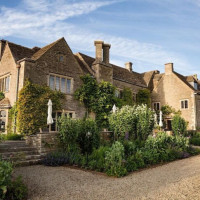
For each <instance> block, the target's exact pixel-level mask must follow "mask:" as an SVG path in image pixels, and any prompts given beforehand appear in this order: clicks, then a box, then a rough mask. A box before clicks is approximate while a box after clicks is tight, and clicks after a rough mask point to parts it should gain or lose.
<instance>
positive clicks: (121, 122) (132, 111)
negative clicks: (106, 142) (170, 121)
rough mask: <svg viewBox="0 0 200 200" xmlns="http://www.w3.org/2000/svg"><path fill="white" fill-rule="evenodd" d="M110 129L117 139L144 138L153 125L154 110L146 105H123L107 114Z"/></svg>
mask: <svg viewBox="0 0 200 200" xmlns="http://www.w3.org/2000/svg"><path fill="white" fill-rule="evenodd" d="M109 125H110V129H111V130H112V131H113V132H114V134H115V138H116V139H117V140H122V141H123V140H124V138H125V135H126V134H128V139H130V140H146V138H147V137H148V135H150V134H151V133H152V130H153V127H154V112H153V111H152V110H151V109H150V108H148V107H147V106H146V105H140V106H123V107H122V108H121V109H118V110H117V111H116V113H112V114H111V115H110V116H109Z"/></svg>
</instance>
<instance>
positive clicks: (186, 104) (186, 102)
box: [185, 100, 188, 108]
mask: <svg viewBox="0 0 200 200" xmlns="http://www.w3.org/2000/svg"><path fill="white" fill-rule="evenodd" d="M185 108H188V101H187V100H186V101H185Z"/></svg>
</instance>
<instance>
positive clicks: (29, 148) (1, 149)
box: [0, 146, 35, 153]
mask: <svg viewBox="0 0 200 200" xmlns="http://www.w3.org/2000/svg"><path fill="white" fill-rule="evenodd" d="M22 151H35V148H34V147H30V146H25V147H8V148H1V147H0V153H5V152H22Z"/></svg>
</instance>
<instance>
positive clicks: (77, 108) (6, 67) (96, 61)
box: [0, 38, 200, 129]
mask: <svg viewBox="0 0 200 200" xmlns="http://www.w3.org/2000/svg"><path fill="white" fill-rule="evenodd" d="M94 44H95V48H96V57H95V58H92V57H90V56H87V55H84V54H82V53H77V54H73V53H72V51H71V49H70V47H69V46H68V44H67V42H66V41H65V39H64V38H61V39H59V40H57V41H55V42H53V43H51V44H49V45H47V46H45V47H43V48H39V47H34V48H32V49H30V48H27V47H23V46H20V45H17V44H14V43H11V42H8V41H5V40H0V88H1V79H3V78H4V77H7V76H9V78H10V79H9V80H7V81H8V82H7V85H8V84H9V90H7V91H4V93H5V97H6V98H5V99H6V102H7V103H6V105H4V104H5V100H4V102H2V101H1V102H0V112H1V110H5V111H6V113H7V114H6V115H8V110H9V108H10V107H12V106H13V105H14V104H15V102H16V101H17V98H18V93H19V91H20V89H21V88H22V87H23V86H24V82H25V80H26V79H29V80H31V81H32V82H33V83H37V84H41V85H48V86H49V85H50V78H51V77H54V81H55V82H56V81H57V78H56V77H59V78H58V82H59V84H60V85H61V81H62V78H63V79H66V80H65V82H67V80H68V79H69V80H70V81H71V82H70V83H71V85H70V92H69V93H67V92H66V94H65V100H64V101H63V104H62V110H64V111H65V112H70V113H73V116H72V117H76V118H82V117H84V115H85V108H84V106H83V105H82V104H80V102H79V101H76V100H75V99H74V96H73V94H74V91H75V90H76V89H77V88H79V87H80V86H81V84H82V83H81V79H80V76H81V75H83V74H90V75H91V76H93V77H95V78H96V79H97V81H98V82H100V81H101V80H104V81H109V82H111V83H112V84H113V85H114V86H116V88H117V89H118V90H123V89H124V88H130V89H131V90H132V92H133V94H134V96H133V98H135V97H136V94H137V93H138V91H139V90H140V89H143V88H148V89H150V91H151V94H152V108H153V107H154V103H159V104H160V107H161V106H162V105H166V104H168V105H170V106H172V107H173V108H175V109H176V110H179V109H181V107H180V105H181V101H182V100H187V102H188V108H187V109H181V112H182V116H183V117H184V118H185V119H186V120H187V121H188V122H189V126H188V128H189V129H195V128H196V127H200V109H199V108H200V96H199V95H198V88H196V89H195V84H196V83H197V85H198V86H199V83H198V79H197V76H187V77H185V76H182V75H180V74H178V73H176V72H175V71H174V70H173V64H170V63H169V64H166V66H165V73H164V74H160V72H159V71H157V70H155V71H150V72H145V73H142V74H141V73H137V72H134V66H133V65H132V63H131V62H128V63H126V64H125V67H119V66H116V65H113V64H111V63H110V48H111V45H110V44H106V43H104V42H103V41H95V43H94ZM56 84H57V82H56V83H55V87H57V86H56ZM66 87H67V86H66ZM4 88H5V87H4ZM60 89H61V88H60ZM60 112H61V111H60ZM7 117H8V116H7ZM0 122H1V118H0ZM7 122H8V120H6V121H5V123H6V124H7Z"/></svg>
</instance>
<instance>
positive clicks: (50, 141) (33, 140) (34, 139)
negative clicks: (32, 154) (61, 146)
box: [26, 132, 58, 156]
mask: <svg viewBox="0 0 200 200" xmlns="http://www.w3.org/2000/svg"><path fill="white" fill-rule="evenodd" d="M57 136H58V133H57V132H51V133H37V134H36V135H31V136H27V138H26V144H28V145H30V146H33V147H35V148H36V149H37V150H38V153H39V154H40V155H42V156H43V155H45V154H47V153H49V152H51V151H54V150H55V149H56V148H57V145H58V139H57Z"/></svg>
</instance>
